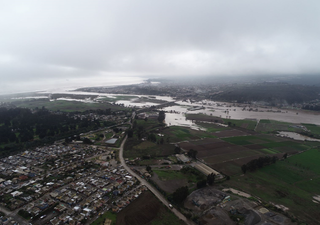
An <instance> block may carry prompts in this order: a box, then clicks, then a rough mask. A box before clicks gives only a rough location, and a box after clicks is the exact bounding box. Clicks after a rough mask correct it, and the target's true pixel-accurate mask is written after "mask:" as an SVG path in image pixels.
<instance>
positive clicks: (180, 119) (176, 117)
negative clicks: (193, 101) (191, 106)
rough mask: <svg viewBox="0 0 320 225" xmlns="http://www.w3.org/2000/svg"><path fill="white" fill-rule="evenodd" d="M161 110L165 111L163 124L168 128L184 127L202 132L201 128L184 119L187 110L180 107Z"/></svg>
mask: <svg viewBox="0 0 320 225" xmlns="http://www.w3.org/2000/svg"><path fill="white" fill-rule="evenodd" d="M163 110H164V111H166V119H165V122H166V124H167V125H168V126H184V127H190V128H192V129H196V130H198V129H201V130H203V128H202V127H200V126H198V125H197V124H195V123H193V122H192V121H191V120H187V119H186V116H185V113H186V112H187V108H183V107H180V106H169V107H166V108H164V109H163Z"/></svg>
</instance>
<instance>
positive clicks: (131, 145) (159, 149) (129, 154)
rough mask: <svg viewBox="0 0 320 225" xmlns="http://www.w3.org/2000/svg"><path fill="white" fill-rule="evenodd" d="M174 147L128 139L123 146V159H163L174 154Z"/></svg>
mask: <svg viewBox="0 0 320 225" xmlns="http://www.w3.org/2000/svg"><path fill="white" fill-rule="evenodd" d="M174 148H175V146H174V145H171V144H159V145H158V144H156V143H153V142H149V141H144V142H142V141H139V140H134V139H128V140H127V142H126V144H125V151H124V153H123V155H124V157H125V158H130V159H134V158H136V157H140V158H142V157H143V156H150V157H152V158H154V157H165V156H169V155H172V154H173V153H174Z"/></svg>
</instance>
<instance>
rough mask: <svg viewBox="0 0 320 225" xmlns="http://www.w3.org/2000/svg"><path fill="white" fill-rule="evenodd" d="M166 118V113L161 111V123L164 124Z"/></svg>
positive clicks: (159, 117)
mask: <svg viewBox="0 0 320 225" xmlns="http://www.w3.org/2000/svg"><path fill="white" fill-rule="evenodd" d="M165 118H166V114H165V112H164V111H159V116H158V121H159V123H163V121H164V119H165Z"/></svg>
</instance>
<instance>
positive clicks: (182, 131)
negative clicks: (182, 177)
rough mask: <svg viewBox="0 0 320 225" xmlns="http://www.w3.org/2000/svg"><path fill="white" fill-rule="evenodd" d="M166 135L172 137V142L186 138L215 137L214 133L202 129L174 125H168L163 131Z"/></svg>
mask: <svg viewBox="0 0 320 225" xmlns="http://www.w3.org/2000/svg"><path fill="white" fill-rule="evenodd" d="M163 133H164V135H165V136H169V137H170V142H179V141H186V140H194V139H200V138H215V136H214V135H212V134H210V133H208V132H206V131H202V130H194V129H191V128H187V127H178V126H172V127H168V128H166V129H165V130H164V131H163Z"/></svg>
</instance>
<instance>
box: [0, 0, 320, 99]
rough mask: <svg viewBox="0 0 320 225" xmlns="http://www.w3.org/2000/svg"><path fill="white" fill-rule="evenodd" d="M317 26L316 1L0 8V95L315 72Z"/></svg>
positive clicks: (95, 2)
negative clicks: (152, 79)
mask: <svg viewBox="0 0 320 225" xmlns="http://www.w3.org/2000/svg"><path fill="white" fill-rule="evenodd" d="M319 24H320V2H319V1H317V0H309V1H298V0H294V1H292V0H282V1H276V0H262V1H254V0H242V1H236V0H232V1H222V0H200V1H189V0H174V1H169V0H162V1H148V0H143V1H142V0H136V1H130V0H127V1H126V0H124V1H105V0H91V1H83V0H68V1H64V0H46V1H40V0H37V1H33V0H30V1H23V0H16V1H15V0H13V1H2V3H1V6H0V30H1V35H0V78H1V83H0V89H1V91H0V92H1V93H5V92H15V91H24V90H32V89H37V90H39V89H42V88H44V87H47V86H48V87H49V85H54V86H56V85H63V84H64V83H66V82H69V83H79V81H83V82H84V84H83V86H85V85H86V83H90V84H96V85H108V84H109V83H112V81H113V80H114V79H120V78H123V80H127V81H128V80H129V79H128V78H127V77H147V76H157V77H159V76H162V75H181V76H185V75H190V76H191V75H192V76H196V75H210V76H215V75H251V74H252V75H259V74H264V75H265V74H280V75H282V74H289V75H290V74H294V75H296V74H299V75H301V74H319V72H320V26H319ZM124 77H126V78H124ZM135 79H136V78H135Z"/></svg>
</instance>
